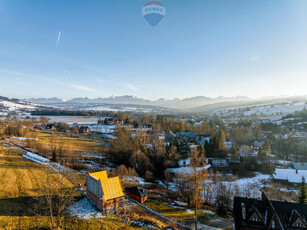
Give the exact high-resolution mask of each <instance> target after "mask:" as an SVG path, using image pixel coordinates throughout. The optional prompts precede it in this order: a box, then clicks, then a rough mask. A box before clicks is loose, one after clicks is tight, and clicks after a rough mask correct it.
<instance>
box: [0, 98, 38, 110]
mask: <svg viewBox="0 0 307 230" xmlns="http://www.w3.org/2000/svg"><path fill="white" fill-rule="evenodd" d="M0 104H2V105H3V106H4V107H7V109H8V110H9V111H15V110H18V109H34V108H35V106H32V105H26V104H18V103H14V102H10V101H3V100H0Z"/></svg>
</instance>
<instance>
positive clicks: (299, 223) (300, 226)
mask: <svg viewBox="0 0 307 230" xmlns="http://www.w3.org/2000/svg"><path fill="white" fill-rule="evenodd" d="M295 227H297V228H303V224H302V223H301V222H300V221H298V222H296V223H295Z"/></svg>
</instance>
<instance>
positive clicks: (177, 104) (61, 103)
mask: <svg viewBox="0 0 307 230" xmlns="http://www.w3.org/2000/svg"><path fill="white" fill-rule="evenodd" d="M251 100H252V99H250V98H248V97H244V96H237V97H222V96H220V97H216V98H210V97H205V96H197V97H190V98H185V99H178V98H175V99H172V100H169V99H164V98H160V99H158V100H146V99H143V98H138V97H136V96H132V95H124V96H112V97H107V98H102V97H100V98H95V99H90V98H87V97H80V98H73V99H71V100H65V99H61V98H57V97H53V98H30V99H23V101H28V102H31V103H35V104H42V105H49V106H57V107H71V106H72V105H77V104H79V105H80V106H84V105H89V106H92V105H93V104H110V105H119V104H120V105H146V106H158V107H164V108H171V109H192V108H196V107H200V106H206V105H212V104H216V103H227V102H244V101H245V102H246V101H251ZM73 107H74V106H73Z"/></svg>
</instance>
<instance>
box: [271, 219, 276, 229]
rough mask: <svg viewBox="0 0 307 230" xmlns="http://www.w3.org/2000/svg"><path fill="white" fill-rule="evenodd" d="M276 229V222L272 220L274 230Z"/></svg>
mask: <svg viewBox="0 0 307 230" xmlns="http://www.w3.org/2000/svg"><path fill="white" fill-rule="evenodd" d="M275 228H276V224H275V220H272V229H275Z"/></svg>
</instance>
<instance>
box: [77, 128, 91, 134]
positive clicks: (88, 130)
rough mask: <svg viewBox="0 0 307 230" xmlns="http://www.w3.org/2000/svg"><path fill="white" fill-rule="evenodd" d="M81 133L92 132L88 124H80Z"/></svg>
mask: <svg viewBox="0 0 307 230" xmlns="http://www.w3.org/2000/svg"><path fill="white" fill-rule="evenodd" d="M79 133H84V134H85V133H90V128H89V127H88V126H80V127H79Z"/></svg>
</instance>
